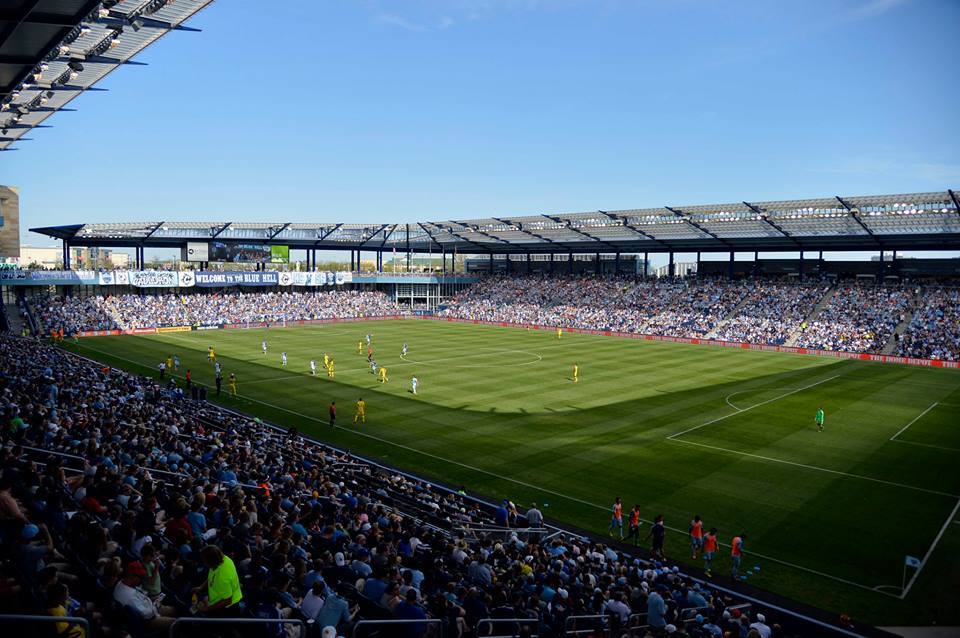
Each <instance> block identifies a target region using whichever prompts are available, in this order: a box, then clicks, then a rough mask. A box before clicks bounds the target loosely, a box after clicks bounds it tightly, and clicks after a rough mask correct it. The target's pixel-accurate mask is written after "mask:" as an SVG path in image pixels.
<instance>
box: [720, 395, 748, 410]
mask: <svg viewBox="0 0 960 638" xmlns="http://www.w3.org/2000/svg"><path fill="white" fill-rule="evenodd" d="M744 392H749V390H740V391H739V392H731V393H730V394H728V395H727V396H726V398H725V399H724V401H726V402H727V405H729V406H730V407H731V408H733V409H734V410H736V411H737V412H743V408H738V407H737V406H735V405H734V404H732V403H730V397H735V396H737V395H738V394H743V393H744Z"/></svg>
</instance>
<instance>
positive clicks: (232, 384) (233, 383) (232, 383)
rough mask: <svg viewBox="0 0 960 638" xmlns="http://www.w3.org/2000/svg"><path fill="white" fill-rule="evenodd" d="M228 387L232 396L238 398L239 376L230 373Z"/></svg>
mask: <svg viewBox="0 0 960 638" xmlns="http://www.w3.org/2000/svg"><path fill="white" fill-rule="evenodd" d="M227 387H228V388H230V396H232V397H235V396H237V375H235V374H234V373H232V372H231V373H230V378H229V379H227Z"/></svg>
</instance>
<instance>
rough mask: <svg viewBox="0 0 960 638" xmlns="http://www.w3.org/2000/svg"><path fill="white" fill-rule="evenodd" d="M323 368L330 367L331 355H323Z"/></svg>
mask: <svg viewBox="0 0 960 638" xmlns="http://www.w3.org/2000/svg"><path fill="white" fill-rule="evenodd" d="M323 367H324V368H329V367H330V355H328V354H327V353H326V352H324V353H323Z"/></svg>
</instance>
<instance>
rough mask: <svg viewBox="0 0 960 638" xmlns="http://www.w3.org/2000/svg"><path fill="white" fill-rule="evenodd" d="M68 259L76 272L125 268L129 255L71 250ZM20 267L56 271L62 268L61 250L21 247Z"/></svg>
mask: <svg viewBox="0 0 960 638" xmlns="http://www.w3.org/2000/svg"><path fill="white" fill-rule="evenodd" d="M70 259H71V261H72V262H73V264H74V267H75V268H77V269H78V270H83V269H91V270H100V269H107V270H110V269H112V268H127V267H128V266H129V265H130V255H129V254H127V253H124V252H119V251H116V250H111V249H109V248H71V249H70ZM20 265H21V266H23V267H24V268H28V267H33V268H43V269H46V270H57V269H60V268H62V267H63V250H62V249H61V248H60V247H58V246H23V247H22V248H21V249H20Z"/></svg>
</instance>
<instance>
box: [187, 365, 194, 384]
mask: <svg viewBox="0 0 960 638" xmlns="http://www.w3.org/2000/svg"><path fill="white" fill-rule="evenodd" d="M186 379H187V387H188V388H189V387H190V383H191V381H192V380H193V377H192V375H191V374H190V368H187V374H186Z"/></svg>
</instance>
